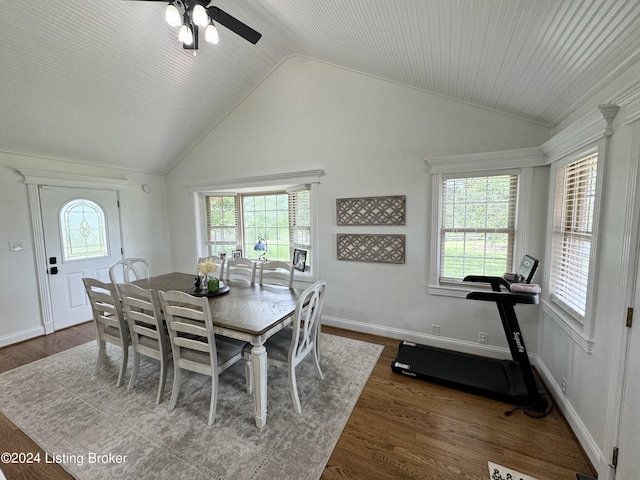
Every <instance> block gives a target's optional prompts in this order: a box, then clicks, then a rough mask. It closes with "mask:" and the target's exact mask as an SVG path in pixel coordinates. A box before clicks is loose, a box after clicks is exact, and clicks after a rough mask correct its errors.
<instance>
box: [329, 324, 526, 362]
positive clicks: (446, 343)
mask: <svg viewBox="0 0 640 480" xmlns="http://www.w3.org/2000/svg"><path fill="white" fill-rule="evenodd" d="M322 324H323V325H328V326H331V327H337V328H344V329H345V330H353V331H356V332H362V333H369V334H371V335H379V336H381V337H388V338H397V339H398V340H406V341H408V342H415V343H420V344H422V345H429V346H431V347H440V348H446V349H449V350H455V351H458V352H464V353H471V354H474V355H482V356H485V357H491V358H499V359H502V358H511V352H510V351H509V349H508V348H506V347H505V348H503V347H495V346H492V345H480V344H478V343H474V342H468V341H466V340H457V339H455V338H448V337H441V336H437V335H429V334H428V333H419V332H413V331H410V330H402V329H400V328H393V327H386V326H382V325H373V324H370V323H362V322H356V321H353V320H347V319H344V318H337V317H331V316H327V315H323V316H322ZM529 356H530V358H531V359H532V361H533V359H534V358H535V357H532V356H531V355H529Z"/></svg>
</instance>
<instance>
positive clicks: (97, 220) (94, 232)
mask: <svg viewBox="0 0 640 480" xmlns="http://www.w3.org/2000/svg"><path fill="white" fill-rule="evenodd" d="M105 219H106V216H105V212H104V210H103V209H102V207H101V206H100V205H98V204H97V203H95V202H92V201H91V200H87V199H85V198H78V199H74V200H71V201H70V202H67V203H66V204H65V205H63V207H62V208H61V209H60V231H61V234H62V256H63V259H64V261H67V260H84V259H87V258H96V257H104V256H107V255H109V250H108V245H107V223H106V220H105Z"/></svg>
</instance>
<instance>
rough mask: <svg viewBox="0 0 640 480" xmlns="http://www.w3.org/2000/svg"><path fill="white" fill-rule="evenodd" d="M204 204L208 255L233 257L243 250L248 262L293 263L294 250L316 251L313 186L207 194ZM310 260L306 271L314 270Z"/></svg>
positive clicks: (309, 257)
mask: <svg viewBox="0 0 640 480" xmlns="http://www.w3.org/2000/svg"><path fill="white" fill-rule="evenodd" d="M204 204H205V219H206V246H207V254H208V255H219V254H220V253H225V254H227V255H228V256H231V253H232V252H233V251H234V250H242V256H244V257H247V258H253V259H256V260H257V259H265V258H266V259H268V260H281V261H285V262H291V261H292V258H293V251H294V249H304V250H311V248H312V245H311V195H310V187H309V186H302V187H298V188H295V189H291V190H290V191H250V192H244V193H242V194H235V195H213V194H212V195H206V194H205V195H204ZM258 244H260V245H258ZM265 249H266V250H265ZM310 259H311V255H308V256H307V265H306V269H305V270H306V271H310V269H311V263H310Z"/></svg>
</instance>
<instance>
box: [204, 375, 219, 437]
mask: <svg viewBox="0 0 640 480" xmlns="http://www.w3.org/2000/svg"><path fill="white" fill-rule="evenodd" d="M214 375H215V373H214ZM217 404H218V379H217V378H215V377H213V376H212V377H211V404H210V405H209V421H208V422H207V424H208V425H213V422H214V421H215V419H216V405H217Z"/></svg>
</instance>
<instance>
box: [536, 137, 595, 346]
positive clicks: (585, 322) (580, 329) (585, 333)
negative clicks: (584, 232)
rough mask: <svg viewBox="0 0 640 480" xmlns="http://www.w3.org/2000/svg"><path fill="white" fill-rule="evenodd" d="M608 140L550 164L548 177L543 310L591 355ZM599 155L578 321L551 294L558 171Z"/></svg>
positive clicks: (562, 303) (574, 315)
mask: <svg viewBox="0 0 640 480" xmlns="http://www.w3.org/2000/svg"><path fill="white" fill-rule="evenodd" d="M605 141H606V140H605V138H602V139H601V140H600V141H598V142H595V143H590V144H589V145H587V146H583V147H582V148H580V149H577V150H575V151H574V152H573V153H571V154H568V155H565V156H563V157H562V158H560V159H557V160H555V161H554V162H552V163H551V165H550V166H551V169H550V174H549V197H548V198H549V208H548V213H547V225H549V228H548V229H547V235H546V242H545V243H546V252H545V274H544V285H545V288H544V289H543V297H542V302H541V303H542V308H543V311H544V312H545V313H546V314H548V315H549V316H550V317H551V318H552V319H553V320H554V321H555V322H556V323H557V324H558V325H559V326H560V327H561V328H562V329H563V330H564V331H565V332H566V333H567V334H568V335H569V336H570V337H571V338H572V339H573V340H574V341H575V342H576V343H578V344H579V345H580V346H581V347H582V348H583V349H584V350H585V351H587V352H591V349H592V346H593V335H594V330H595V322H594V312H595V307H596V297H597V282H596V281H595V280H596V278H598V270H599V266H598V251H599V247H598V244H599V241H598V239H599V237H600V234H599V230H600V228H599V226H600V219H601V215H600V212H601V204H602V189H603V184H604V181H603V179H604V172H605V164H606V155H605V152H606V149H605V146H606V145H605ZM593 154H597V155H598V164H597V169H596V172H597V173H596V193H595V195H596V198H595V204H594V210H593V220H592V229H591V247H590V252H589V277H588V279H587V300H586V304H585V313H584V316H583V317H581V318H579V316H578V314H577V312H575V311H574V310H573V309H571V308H568V307H567V306H566V305H565V304H564V302H561V301H558V300H556V299H554V298H553V296H554V295H553V293H554V292H552V291H551V258H552V257H551V255H552V247H553V241H552V240H553V235H554V232H553V225H554V210H555V208H558V207H557V206H556V204H555V200H556V195H557V182H556V179H557V175H558V172H559V171H560V170H561V169H563V168H564V167H566V166H567V165H569V164H571V163H574V162H577V161H579V160H581V159H583V158H586V157H588V156H590V155H593Z"/></svg>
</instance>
